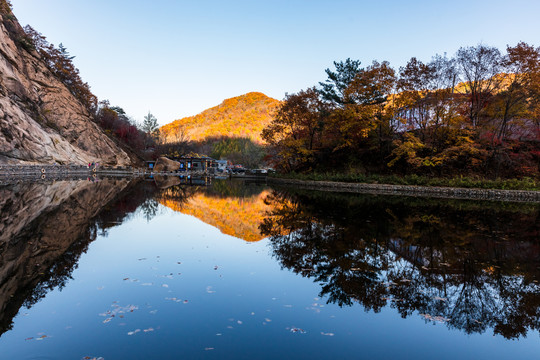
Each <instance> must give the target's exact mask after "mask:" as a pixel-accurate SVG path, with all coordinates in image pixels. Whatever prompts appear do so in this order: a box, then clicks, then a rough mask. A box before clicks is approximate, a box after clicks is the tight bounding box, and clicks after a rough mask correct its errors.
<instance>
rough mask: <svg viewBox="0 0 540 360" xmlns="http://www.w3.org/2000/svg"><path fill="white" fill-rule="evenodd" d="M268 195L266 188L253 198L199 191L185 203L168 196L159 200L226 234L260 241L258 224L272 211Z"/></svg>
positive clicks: (261, 237)
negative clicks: (267, 200) (226, 196)
mask: <svg viewBox="0 0 540 360" xmlns="http://www.w3.org/2000/svg"><path fill="white" fill-rule="evenodd" d="M268 195H269V192H268V191H263V192H261V193H260V194H258V195H254V196H252V197H245V198H236V197H234V198H233V197H228V198H220V197H212V196H208V195H205V194H204V193H197V194H194V195H193V196H191V197H190V198H189V199H188V200H187V201H186V202H185V203H180V202H178V201H174V200H169V199H161V200H160V203H161V204H162V205H164V206H166V207H168V208H170V209H172V210H174V211H177V212H181V213H183V214H187V215H192V216H195V217H196V218H198V219H199V220H201V221H203V222H205V223H207V224H209V225H212V226H214V227H215V228H217V229H219V231H221V232H222V233H223V234H227V235H231V236H234V237H237V238H240V239H243V240H245V241H259V240H261V239H263V238H264V236H262V235H261V233H260V231H259V224H261V223H262V221H263V219H264V218H265V214H266V213H267V211H269V210H270V206H269V205H266V204H265V203H264V199H265V198H266V197H267V196H268Z"/></svg>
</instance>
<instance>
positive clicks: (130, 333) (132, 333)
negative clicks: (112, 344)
mask: <svg viewBox="0 0 540 360" xmlns="http://www.w3.org/2000/svg"><path fill="white" fill-rule="evenodd" d="M140 331H141V329H136V330H133V331H130V332H128V333H127V334H128V335H129V336H131V335H135V334H136V333H138V332H140Z"/></svg>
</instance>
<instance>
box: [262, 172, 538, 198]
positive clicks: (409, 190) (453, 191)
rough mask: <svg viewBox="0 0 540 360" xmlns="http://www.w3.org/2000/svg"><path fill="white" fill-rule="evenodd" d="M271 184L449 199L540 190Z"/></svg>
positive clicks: (518, 194) (273, 180) (525, 195)
mask: <svg viewBox="0 0 540 360" xmlns="http://www.w3.org/2000/svg"><path fill="white" fill-rule="evenodd" d="M268 183H271V184H282V185H292V186H296V187H302V188H306V189H313V190H321V191H336V192H352V193H367V194H381V195H401V196H424V197H436V198H449V199H474V200H498V201H521V202H540V191H523V190H497V189H468V188H452V187H436V186H433V187H431V186H413V185H388V184H363V183H345V182H335V181H311V180H296V179H281V178H273V177H269V178H268Z"/></svg>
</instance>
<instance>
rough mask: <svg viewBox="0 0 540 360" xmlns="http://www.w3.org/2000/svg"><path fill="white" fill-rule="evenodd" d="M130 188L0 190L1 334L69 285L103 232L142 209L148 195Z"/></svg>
mask: <svg viewBox="0 0 540 360" xmlns="http://www.w3.org/2000/svg"><path fill="white" fill-rule="evenodd" d="M129 184H130V181H129V180H127V179H119V180H108V179H105V180H103V181H99V182H98V183H91V182H88V181H65V182H64V181H60V182H55V183H53V184H51V185H47V184H39V183H38V184H16V185H8V186H3V187H0V333H2V332H4V331H6V330H7V329H9V328H10V326H11V322H12V319H13V317H14V316H15V315H16V314H17V312H18V311H19V308H20V307H21V306H22V305H25V306H27V307H30V306H32V305H33V304H35V303H36V302H37V301H39V300H40V299H41V298H42V297H43V296H44V295H45V294H46V293H47V292H48V291H50V290H52V289H54V288H57V287H59V288H62V287H63V286H64V285H65V283H66V281H67V280H69V278H70V274H71V272H72V271H73V269H74V268H76V266H77V265H76V264H77V261H78V259H79V257H80V255H81V254H82V253H84V252H85V251H86V249H87V247H88V244H89V243H90V242H91V241H93V240H94V239H95V238H96V235H97V232H98V230H99V231H102V232H105V231H106V229H107V228H108V227H110V226H111V224H113V223H114V224H117V223H118V222H119V221H121V220H122V219H123V218H124V217H125V215H126V214H127V213H129V212H130V211H133V210H134V209H136V208H137V206H138V205H137V204H134V202H137V201H138V203H140V202H141V200H140V199H141V198H143V199H144V196H145V194H142V196H138V197H136V196H134V194H133V191H132V190H133V187H132V186H130V185H129ZM125 195H129V196H126V197H128V198H129V199H127V200H126V199H125V197H124V196H125ZM139 195H140V194H139ZM104 208H106V209H107V211H106V213H105V214H103V213H102V212H101V210H102V209H104ZM98 224H99V225H98Z"/></svg>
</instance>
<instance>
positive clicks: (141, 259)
mask: <svg viewBox="0 0 540 360" xmlns="http://www.w3.org/2000/svg"><path fill="white" fill-rule="evenodd" d="M137 260H139V261H143V260H146V258H140V259H137Z"/></svg>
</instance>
